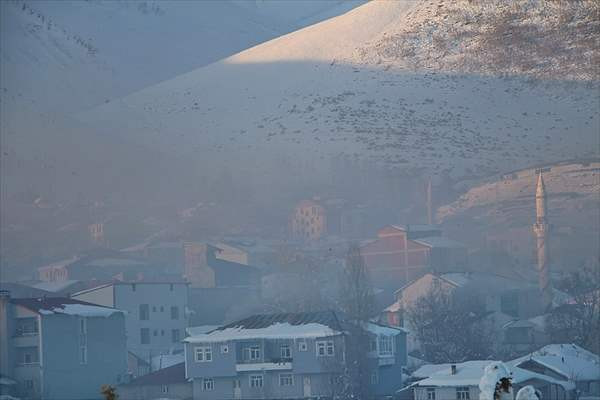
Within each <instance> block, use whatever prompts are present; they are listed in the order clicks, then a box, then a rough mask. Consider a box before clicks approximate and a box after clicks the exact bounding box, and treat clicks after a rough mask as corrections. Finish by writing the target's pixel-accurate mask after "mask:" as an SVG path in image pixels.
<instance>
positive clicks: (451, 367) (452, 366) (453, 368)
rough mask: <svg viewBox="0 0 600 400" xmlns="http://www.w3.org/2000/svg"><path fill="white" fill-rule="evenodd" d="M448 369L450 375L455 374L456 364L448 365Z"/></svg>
mask: <svg viewBox="0 0 600 400" xmlns="http://www.w3.org/2000/svg"><path fill="white" fill-rule="evenodd" d="M450 371H451V374H452V375H456V364H452V365H451V366H450Z"/></svg>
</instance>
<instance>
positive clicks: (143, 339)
mask: <svg viewBox="0 0 600 400" xmlns="http://www.w3.org/2000/svg"><path fill="white" fill-rule="evenodd" d="M140 343H141V344H150V329H148V328H142V329H140Z"/></svg>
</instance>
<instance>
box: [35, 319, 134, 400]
mask: <svg viewBox="0 0 600 400" xmlns="http://www.w3.org/2000/svg"><path fill="white" fill-rule="evenodd" d="M81 319H85V321H86V324H87V327H86V334H85V335H86V340H85V342H86V346H85V347H86V353H87V361H86V362H85V363H82V362H81V359H80V343H81V339H80V331H79V329H80V320H81ZM40 335H41V355H40V360H41V366H42V380H43V382H42V390H43V398H44V399H45V400H54V399H56V400H68V399H73V400H77V399H100V398H101V397H102V396H101V395H100V388H101V386H102V385H104V384H111V385H116V384H118V383H119V382H120V381H121V380H122V379H124V377H125V373H126V370H127V360H126V358H127V350H126V339H125V319H124V316H123V314H121V313H115V314H113V315H112V316H110V317H87V318H83V317H79V316H72V315H62V314H51V315H44V316H43V317H42V318H41V329H40Z"/></svg>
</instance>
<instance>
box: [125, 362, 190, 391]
mask: <svg viewBox="0 0 600 400" xmlns="http://www.w3.org/2000/svg"><path fill="white" fill-rule="evenodd" d="M186 382H187V379H186V378H185V362H182V363H179V364H175V365H172V366H170V367H167V368H163V369H159V370H158V371H155V372H152V373H149V374H147V375H143V376H140V377H139V378H136V379H134V380H132V381H131V382H129V383H127V384H125V385H123V386H143V385H168V384H173V383H186Z"/></svg>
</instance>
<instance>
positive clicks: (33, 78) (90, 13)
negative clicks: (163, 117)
mask: <svg viewBox="0 0 600 400" xmlns="http://www.w3.org/2000/svg"><path fill="white" fill-rule="evenodd" d="M276 3H278V2H267V3H266V4H263V2H259V1H257V2H252V1H244V2H242V3H240V2H236V1H234V0H231V1H229V0H222V1H180V0H178V1H168V2H165V1H112V0H110V1H102V0H101V1H74V0H48V1H29V0H7V1H3V2H1V3H0V16H1V45H2V46H1V47H0V48H1V50H0V52H1V67H2V68H1V69H2V82H3V87H4V88H5V89H6V90H7V91H8V92H9V93H10V94H13V95H18V96H22V97H25V98H26V100H27V101H35V102H36V103H37V104H38V105H49V106H50V107H51V108H52V109H57V110H59V111H64V112H70V111H73V110H74V111H78V110H81V109H85V108H89V107H91V106H93V105H97V104H99V103H102V102H104V101H106V100H110V99H113V98H115V97H121V96H124V95H126V94H128V93H130V92H132V91H135V90H139V89H141V88H143V87H145V86H149V85H153V84H156V83H158V82H160V81H163V80H166V79H169V78H172V77H174V76H176V75H179V74H181V73H184V72H187V71H190V70H193V69H195V68H198V67H201V66H204V65H207V64H210V63H212V62H215V61H217V60H219V59H221V58H224V57H227V56H229V55H231V54H235V53H237V52H239V51H241V50H244V49H246V48H248V47H251V46H253V45H256V44H258V43H261V42H264V41H266V40H268V39H271V38H274V37H277V36H280V35H281V34H284V33H287V32H290V31H292V30H296V29H298V28H300V27H302V26H305V25H306V24H309V23H311V22H312V21H310V19H311V18H313V19H314V20H320V19H322V18H327V17H329V16H330V13H336V12H337V13H341V12H343V11H345V10H347V9H350V8H352V7H355V6H356V5H358V4H360V3H361V1H359V0H356V1H351V2H347V3H343V2H342V1H341V0H328V1H319V2H315V1H308V2H305V1H297V2H288V3H290V6H288V7H280V6H278V5H277V4H276ZM3 96H4V95H3Z"/></svg>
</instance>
